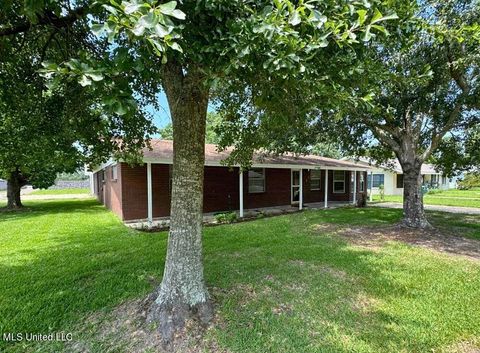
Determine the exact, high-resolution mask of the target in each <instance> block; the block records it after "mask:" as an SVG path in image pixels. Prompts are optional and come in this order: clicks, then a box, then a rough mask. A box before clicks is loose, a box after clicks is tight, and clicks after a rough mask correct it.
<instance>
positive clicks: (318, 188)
mask: <svg viewBox="0 0 480 353" xmlns="http://www.w3.org/2000/svg"><path fill="white" fill-rule="evenodd" d="M313 173H318V178H314V177H313ZM312 180H318V187H315V188H313V187H312ZM321 189H322V171H321V170H320V169H312V170H311V171H310V190H311V191H319V190H321Z"/></svg>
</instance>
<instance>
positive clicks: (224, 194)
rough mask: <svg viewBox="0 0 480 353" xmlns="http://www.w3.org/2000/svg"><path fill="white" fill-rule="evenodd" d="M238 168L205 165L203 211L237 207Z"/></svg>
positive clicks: (238, 188)
mask: <svg viewBox="0 0 480 353" xmlns="http://www.w3.org/2000/svg"><path fill="white" fill-rule="evenodd" d="M239 190H240V185H239V175H238V168H232V169H229V168H225V167H205V178H204V184H203V212H215V211H234V210H238V209H239V202H240V201H239Z"/></svg>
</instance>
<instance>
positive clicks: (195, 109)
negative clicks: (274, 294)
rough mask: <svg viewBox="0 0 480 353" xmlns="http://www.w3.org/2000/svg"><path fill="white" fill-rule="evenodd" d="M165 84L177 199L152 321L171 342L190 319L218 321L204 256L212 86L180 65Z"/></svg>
mask: <svg viewBox="0 0 480 353" xmlns="http://www.w3.org/2000/svg"><path fill="white" fill-rule="evenodd" d="M163 83H164V88H165V92H166V95H167V98H168V102H169V107H170V112H171V116H172V122H173V124H172V125H173V141H174V142H173V180H172V201H171V213H170V233H169V236H168V249H167V258H166V262H165V270H164V274H163V280H162V283H161V285H160V287H159V288H158V289H157V292H156V293H158V296H157V297H156V300H155V302H154V303H153V305H152V307H151V308H150V311H149V320H150V321H154V322H156V323H158V325H159V326H158V327H159V330H160V332H161V334H162V338H163V340H164V343H169V342H171V340H172V338H173V334H174V333H175V331H176V330H178V329H180V328H182V327H183V326H184V324H185V321H186V320H187V319H189V318H197V319H199V320H200V322H201V323H204V324H205V323H208V322H209V321H210V320H211V319H212V317H213V307H212V304H211V302H210V299H209V294H208V291H207V287H206V285H205V281H204V276H203V256H202V220H203V174H204V161H205V121H206V116H207V105H208V88H207V87H206V86H205V85H204V79H203V75H202V74H200V73H199V72H198V71H196V69H195V68H192V67H189V68H188V73H187V74H184V70H183V69H182V67H181V66H180V65H179V64H176V63H169V64H167V66H166V69H165V73H164V82H163ZM155 295H157V294H155Z"/></svg>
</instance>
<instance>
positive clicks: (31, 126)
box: [0, 1, 156, 208]
mask: <svg viewBox="0 0 480 353" xmlns="http://www.w3.org/2000/svg"><path fill="white" fill-rule="evenodd" d="M76 4H77V6H78V7H77V8H74V9H71V8H70V7H69V2H68V1H63V2H62V1H58V2H57V1H51V2H49V1H47V2H45V3H43V2H28V3H25V4H23V3H22V2H10V1H6V2H3V3H2V5H1V11H0V23H1V25H0V86H1V90H0V107H1V109H0V140H1V141H2V143H1V144H0V177H2V178H5V179H7V182H8V192H7V196H8V207H9V208H19V207H21V206H22V203H21V198H20V188H21V187H22V186H23V185H25V184H27V183H28V184H32V185H33V186H34V187H43V188H45V187H48V186H50V185H52V184H53V183H54V181H55V178H56V175H57V173H59V172H72V171H74V170H75V169H77V168H78V167H80V166H82V165H83V163H95V162H98V161H101V160H102V159H105V158H108V157H109V156H110V154H111V153H117V154H121V155H122V156H123V157H124V158H126V159H134V158H133V157H135V154H136V152H138V149H139V148H140V147H142V146H143V145H144V142H145V137H146V136H148V134H151V133H153V132H154V127H153V125H152V124H151V122H150V120H149V119H148V116H147V114H146V113H145V112H144V111H142V107H143V106H145V105H146V103H147V102H146V101H145V98H147V100H148V97H149V96H148V93H147V91H148V89H143V90H142V89H141V86H139V85H137V87H136V91H137V92H142V98H143V99H144V101H143V102H142V101H141V100H139V99H136V100H134V101H135V102H136V103H137V104H138V106H139V108H138V109H135V110H131V111H125V109H124V108H123V107H122V105H121V103H122V101H123V100H125V99H127V100H129V101H130V100H132V94H131V93H129V91H130V92H133V90H132V89H130V88H129V87H128V84H129V83H128V82H129V80H130V79H132V78H135V75H130V74H129V73H128V71H125V72H124V73H123V77H122V76H120V75H116V76H115V79H116V85H115V87H111V88H109V87H105V86H104V87H99V88H98V90H97V92H95V91H92V90H88V89H85V87H84V86H85V84H86V83H88V81H90V80H98V79H100V76H99V75H100V74H99V73H98V72H94V71H92V70H90V71H88V67H86V66H85V67H84V69H87V72H85V75H84V76H83V77H82V79H81V80H80V82H77V81H71V80H70V81H69V80H63V81H62V82H58V83H57V85H56V87H54V88H53V89H51V90H49V89H48V87H47V84H48V80H47V79H46V78H45V77H44V76H43V75H42V74H41V72H40V71H41V70H42V69H44V66H47V67H48V66H49V64H48V62H63V61H67V60H70V59H71V58H78V57H81V56H82V55H89V56H90V57H96V58H97V59H102V58H103V57H104V55H105V54H104V53H105V50H106V48H107V46H108V43H107V42H106V41H105V40H103V41H102V40H99V39H97V38H96V37H95V36H94V35H93V34H92V33H91V29H90V25H89V23H88V21H87V19H86V18H85V16H86V13H87V11H86V8H87V5H88V4H89V3H88V2H85V1H83V2H82V1H78V2H76ZM62 13H63V14H65V15H62ZM70 65H71V67H72V68H75V67H76V65H77V66H80V65H81V64H80V62H79V61H78V60H77V61H76V62H75V61H71V62H70ZM137 76H138V75H137ZM144 85H145V84H144ZM122 91H123V92H122ZM99 92H101V94H98V93H99ZM155 92H156V90H155ZM107 95H109V96H110V99H111V98H117V99H115V101H114V102H113V103H112V104H111V105H110V106H107V105H106V104H103V102H102V100H103V98H102V97H106V96H107ZM150 97H151V98H152V99H153V95H152V96H150ZM120 137H121V138H122V141H123V144H122V145H120V143H119V141H120V140H119V138H120ZM137 156H138V153H137Z"/></svg>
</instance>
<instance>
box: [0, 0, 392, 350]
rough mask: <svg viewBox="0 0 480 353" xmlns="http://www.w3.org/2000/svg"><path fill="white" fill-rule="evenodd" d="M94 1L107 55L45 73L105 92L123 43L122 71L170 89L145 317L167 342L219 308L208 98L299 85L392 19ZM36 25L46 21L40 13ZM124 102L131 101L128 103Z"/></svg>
mask: <svg viewBox="0 0 480 353" xmlns="http://www.w3.org/2000/svg"><path fill="white" fill-rule="evenodd" d="M96 4H97V5H101V6H100V10H98V11H97V12H96V11H94V10H92V9H93V8H95V6H87V7H85V8H84V9H83V10H82V13H89V14H90V15H92V19H93V20H92V23H94V24H93V25H92V29H93V30H94V31H95V33H97V35H98V36H99V37H100V38H106V39H107V40H108V41H109V42H110V43H111V47H110V48H109V50H108V55H107V56H106V58H105V59H106V60H105V59H104V60H99V59H98V58H96V57H94V56H91V55H83V57H82V58H81V61H79V60H76V61H74V60H70V61H67V62H64V63H60V65H56V64H50V65H47V70H48V71H49V73H50V74H53V75H54V76H55V77H56V79H55V80H54V82H57V81H58V80H62V79H65V78H70V79H76V80H77V81H79V82H80V83H82V84H83V85H85V86H88V87H90V89H91V90H92V91H93V92H95V93H97V95H98V96H99V97H104V98H105V97H106V96H107V92H105V91H104V89H105V87H112V85H113V86H115V85H117V84H118V83H117V81H116V80H115V78H116V77H118V75H116V73H118V72H119V70H118V69H117V66H116V65H113V64H112V61H113V62H114V63H115V61H116V60H117V58H118V54H119V53H118V52H119V48H120V49H123V50H124V52H123V54H124V61H126V62H127V63H128V65H127V67H125V69H128V68H129V67H128V66H130V68H131V67H135V69H136V70H138V71H139V72H141V73H142V74H144V75H146V76H147V77H148V78H149V79H151V80H152V82H153V83H152V85H154V83H161V86H162V88H163V90H164V91H165V93H166V96H167V99H168V103H169V109H170V113H171V117H172V126H173V140H174V143H173V147H174V156H173V182H172V204H171V217H170V233H169V239H168V250H167V259H166V263H165V270H164V276H163V280H162V283H161V285H160V286H159V288H158V289H157V291H156V294H155V297H156V298H155V302H154V304H153V305H152V307H151V308H150V310H149V318H150V320H153V321H155V322H157V323H158V324H159V329H160V331H161V332H162V335H163V338H164V339H165V340H167V341H168V340H170V339H171V338H172V336H173V332H174V331H175V329H177V328H178V327H181V326H183V325H184V323H185V320H186V319H188V318H190V317H197V318H199V319H200V321H202V322H208V321H209V320H210V319H211V317H212V314H213V310H212V304H211V301H210V297H209V294H208V290H207V287H206V285H205V281H204V276H203V261H202V241H201V230H202V204H203V200H202V197H203V170H204V143H205V122H206V115H207V106H208V103H209V101H210V100H211V99H212V98H214V97H216V98H218V99H221V96H220V95H218V96H216V92H217V87H219V86H225V87H228V86H229V85H228V84H227V85H224V84H225V83H228V82H235V85H234V87H235V89H234V90H232V94H236V93H238V92H242V90H243V91H248V90H249V87H248V85H243V86H242V80H243V79H246V78H248V80H246V81H245V82H247V81H249V82H251V81H253V80H257V81H259V82H262V83H263V84H264V86H265V87H266V86H269V87H270V89H271V90H272V91H275V90H276V89H277V87H278V88H280V89H281V87H289V86H294V85H296V84H297V82H299V80H303V79H306V78H307V77H308V74H309V73H310V72H311V70H307V67H312V66H311V65H306V64H307V63H309V62H310V61H311V60H312V58H315V57H316V56H322V57H324V60H325V61H328V55H329V53H328V52H325V54H324V48H325V47H326V46H328V45H330V46H331V47H335V48H337V47H339V46H341V45H349V44H356V43H358V40H357V39H356V38H357V36H358V35H362V36H363V37H367V36H368V35H369V33H371V31H373V30H375V31H378V30H381V29H382V27H381V26H379V24H378V23H377V22H380V21H382V20H384V19H386V18H383V17H382V16H381V13H380V12H379V11H378V9H377V6H378V7H381V6H382V2H381V1H374V2H367V1H365V2H350V1H341V2H339V1H334V0H329V1H317V0H311V1H307V2H304V1H289V0H273V1H267V0H264V1H249V0H247V1H231V0H206V1H188V0H187V1H183V2H181V3H179V4H177V3H176V2H174V1H170V2H158V1H150V0H135V1H130V2H128V1H123V2H118V1H115V0H110V1H108V2H107V1H105V2H103V3H102V1H100V2H97V3H96ZM177 5H178V6H177ZM367 17H368V19H369V20H368V21H365V19H366V18H367ZM68 18H70V17H68ZM359 18H361V19H362V20H361V21H359ZM65 20H67V19H66V18H65ZM373 21H375V23H371V22H373ZM37 22H43V17H41V20H40V21H37ZM57 22H58V20H57ZM371 25H374V27H371ZM27 27H28V26H27ZM17 28H18V26H17ZM8 31H9V29H6V30H3V32H8ZM13 31H15V28H12V29H11V30H10V32H13ZM0 33H1V31H0ZM117 61H118V60H117ZM57 64H58V63H57ZM134 64H135V65H134ZM238 78H242V80H238ZM232 87H233V86H232ZM130 88H131V89H132V90H133V91H134V87H133V88H132V87H130ZM331 91H332V90H331ZM224 92H225V91H224ZM127 93H128V92H127ZM135 93H136V92H135ZM253 95H254V96H255V93H254V92H253ZM275 99H276V97H272V104H274V103H275ZM108 103H110V105H115V104H116V102H115V101H113V102H112V101H111V100H108V99H106V100H104V101H103V104H104V106H106V107H109V106H110V105H109V104H108ZM127 103H128V102H127ZM245 103H247V102H245ZM120 108H121V109H120ZM120 108H118V109H119V110H122V111H123V110H126V111H129V110H130V109H134V108H135V107H134V105H133V104H130V105H129V104H126V105H123V104H122V105H121V107H120Z"/></svg>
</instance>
